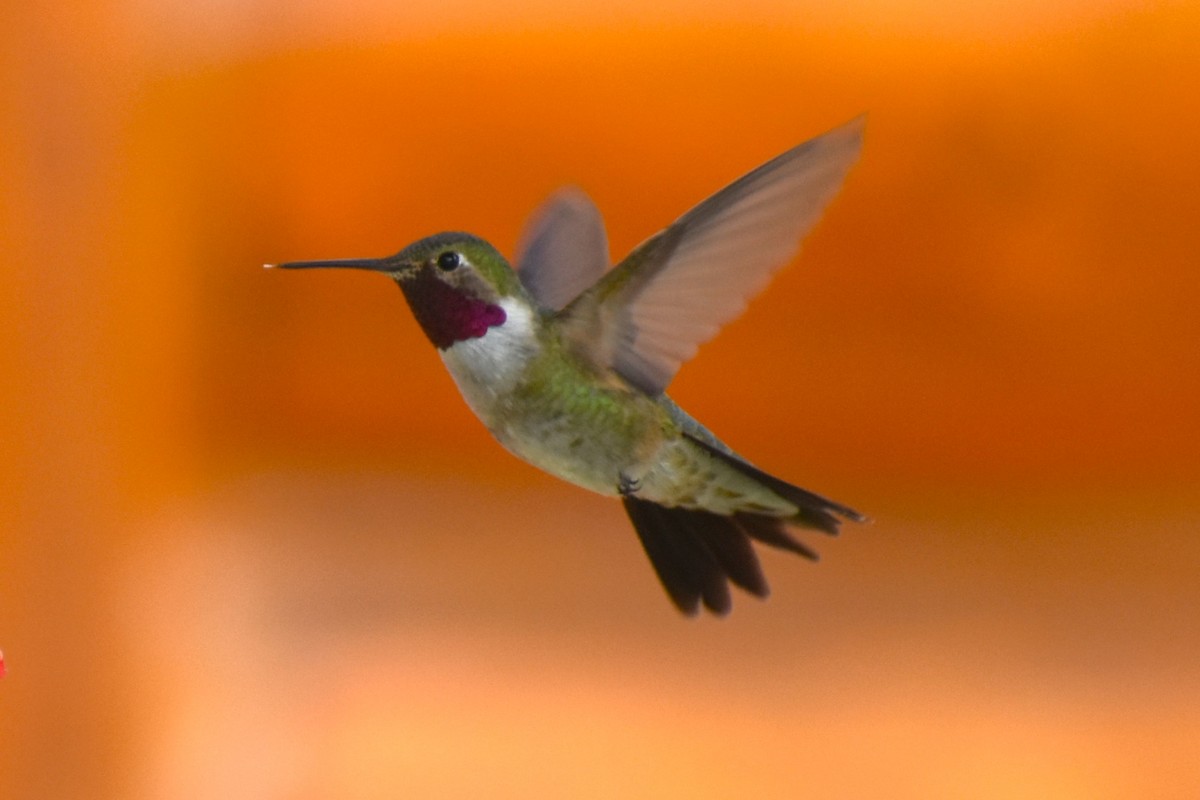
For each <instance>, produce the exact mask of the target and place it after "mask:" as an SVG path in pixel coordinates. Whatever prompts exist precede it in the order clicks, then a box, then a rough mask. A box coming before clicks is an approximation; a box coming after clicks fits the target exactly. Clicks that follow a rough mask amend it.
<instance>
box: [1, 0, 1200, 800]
mask: <svg viewBox="0 0 1200 800" xmlns="http://www.w3.org/2000/svg"><path fill="white" fill-rule="evenodd" d="M68 5H71V4H68ZM76 5H78V4H76ZM639 5H640V4H637V5H635V4H633V3H616V4H613V3H599V2H596V3H586V4H576V5H573V6H569V7H562V6H561V5H560V4H557V3H549V2H537V1H536V0H528V2H520V3H517V4H514V5H510V6H505V7H503V8H498V7H495V6H493V5H492V4H487V3H482V2H479V0H458V1H457V2H452V3H449V4H434V3H421V2H418V3H415V4H414V3H395V4H392V3H382V2H372V0H360V2H349V3H341V4H337V5H336V9H335V8H333V7H330V8H322V7H320V5H319V4H315V3H302V4H298V5H295V6H290V7H289V8H288V9H287V10H284V9H283V8H276V7H275V6H273V5H271V4H266V3H254V2H240V3H239V2H222V3H216V4H198V5H192V4H184V3H174V2H166V3H149V2H141V1H139V0H125V2H110V3H108V4H95V5H91V6H88V7H86V9H85V7H83V6H82V5H80V6H79V7H78V8H71V7H54V6H51V7H44V6H36V5H25V6H22V5H20V4H13V5H12V6H11V7H8V8H6V9H5V11H4V12H3V15H2V16H3V18H4V22H5V24H4V31H5V33H4V39H5V45H6V46H5V47H3V48H2V49H0V60H2V62H0V63H2V70H3V73H2V74H3V76H4V81H3V85H2V87H0V104H2V106H0V107H2V108H3V114H4V120H5V124H4V125H3V126H0V174H2V175H3V181H2V183H0V232H2V234H3V245H4V253H5V264H6V266H5V269H4V273H3V274H4V275H5V277H6V279H7V282H6V286H5V289H4V291H3V292H0V324H2V325H3V331H4V340H3V346H0V380H2V386H3V393H2V395H0V402H2V410H3V414H2V415H0V426H2V427H0V435H2V441H3V442H4V446H3V447H4V457H3V459H0V525H2V526H3V534H2V538H0V570H2V574H0V649H2V650H3V652H4V656H5V660H6V663H7V665H8V673H9V674H8V675H7V677H5V678H4V679H3V680H0V743H2V745H0V796H3V797H5V798H38V799H39V800H40V799H42V798H75V797H88V798H209V797H213V798H216V797H221V798H230V797H234V798H240V797H245V798H306V799H307V798H313V799H314V800H315V799H316V798H332V797H336V798H376V797H589V796H594V797H601V796H603V797H633V796H642V797H689V798H694V797H731V796H764V797H797V796H822V797H824V796H829V797H879V796H887V797H914V798H915V797H922V798H929V797H946V798H952V797H953V798H958V797H1034V796H1036V797H1065V798H1076V797H1077V798H1105V797H1114V798H1116V797H1149V796H1154V797H1192V796H1200V585H1198V583H1197V580H1196V574H1197V568H1198V567H1200V542H1198V541H1197V537H1196V532H1197V531H1196V529H1197V523H1198V522H1200V486H1198V485H1197V475H1198V467H1200V422H1198V421H1197V420H1198V417H1200V415H1198V414H1197V411H1198V409H1200V369H1198V368H1197V367H1198V366H1200V364H1198V362H1200V358H1198V356H1197V345H1198V343H1200V314H1197V313H1196V305H1197V300H1198V299H1200V269H1198V267H1200V154H1198V153H1200V150H1198V149H1197V146H1196V131H1197V129H1198V126H1200V47H1197V42H1198V41H1200V7H1197V6H1196V4H1194V3H1184V2H1179V3H1145V2H1134V0H1107V1H1103V0H1093V1H1092V2H1087V1H1086V0H1074V2H1067V3H1059V4H1056V5H1054V6H1053V7H1051V8H1044V7H1042V4H1037V3H1031V2H1027V3H1017V4H1011V3H1005V4H1001V3H998V2H993V3H986V4H969V5H960V4H954V3H948V2H939V1H938V0H916V1H915V2H896V3H884V4H879V3H867V2H862V1H861V0H860V1H859V2H853V3H850V4H843V5H840V6H838V7H837V8H836V9H830V8H827V7H825V6H823V5H821V4H811V5H808V4H804V3H792V2H770V1H769V0H747V2H743V3H739V4H737V8H736V10H735V9H732V8H727V7H723V6H718V5H709V6H701V5H696V4H692V3H687V2H684V1H683V0H677V1H676V2H670V3H667V4H665V5H660V6H659V7H658V10H656V11H653V12H651V14H652V15H651V16H649V17H647V16H645V15H644V12H643V11H642V10H641V9H640V8H639V7H638V6H639ZM862 111H867V112H868V113H869V115H870V116H869V122H868V138H867V145H866V150H865V155H864V158H863V160H862V162H861V163H860V164H859V166H858V167H857V168H856V169H855V171H854V172H853V173H852V174H851V176H850V179H849V181H848V182H847V185H846V186H845V188H844V190H843V192H842V194H841V196H840V197H839V198H838V199H837V200H836V201H835V203H834V204H833V206H832V207H831V209H830V211H829V213H828V214H827V215H826V219H825V220H824V221H823V223H822V224H821V225H820V226H819V228H818V229H817V231H816V233H815V234H814V235H813V236H812V237H811V238H810V239H809V241H808V242H807V243H806V246H805V248H804V253H803V255H802V257H801V258H800V259H799V261H798V263H797V264H795V265H793V266H792V267H790V268H789V269H788V270H786V271H785V272H784V273H782V274H781V275H780V277H778V278H777V279H776V280H775V282H774V283H773V284H772V286H771V287H770V289H769V290H768V291H767V292H766V293H765V294H764V295H763V296H762V297H761V298H759V299H758V300H757V301H756V302H755V303H754V304H753V305H752V306H751V308H750V310H749V312H748V313H747V314H746V315H745V316H744V318H743V319H741V320H739V321H737V322H735V323H734V324H732V325H730V326H729V327H728V328H727V329H726V330H725V331H724V332H723V333H722V335H721V337H720V338H718V339H717V340H716V341H714V342H713V343H712V344H710V345H708V346H706V347H705V348H703V349H702V351H701V354H700V357H699V358H697V359H696V361H695V362H694V363H692V364H690V365H688V366H687V367H686V368H685V369H684V371H683V372H682V373H681V375H680V377H679V379H678V380H677V381H676V382H675V384H674V385H673V386H672V394H673V395H674V397H675V398H676V399H677V400H679V401H680V402H681V404H683V405H684V406H686V407H687V408H689V410H691V411H692V412H693V413H694V414H696V416H698V417H699V418H701V419H702V420H704V421H705V422H706V423H707V424H709V425H710V427H712V428H713V430H715V431H716V432H717V433H718V434H719V435H721V436H723V437H724V438H725V439H726V440H727V441H729V442H730V444H732V445H733V446H734V447H735V448H737V449H738V450H740V451H741V452H742V453H744V454H745V455H747V456H748V457H749V458H751V459H753V460H755V461H756V462H758V463H760V464H761V465H762V466H764V467H766V468H769V469H770V470H772V471H774V472H777V473H779V474H781V475H782V476H784V477H786V478H788V479H790V480H794V481H796V482H798V483H800V484H801V485H804V486H807V487H810V488H812V489H814V490H816V491H820V492H822V493H827V494H829V495H830V496H831V497H834V498H836V499H838V500H841V501H844V502H846V503H848V504H850V505H852V506H855V507H857V508H861V509H863V510H864V511H867V512H869V513H871V514H872V515H873V516H874V518H875V523H874V525H872V526H871V527H866V528H861V527H851V528H850V529H848V530H847V532H846V534H845V535H844V536H843V537H842V538H841V539H840V540H838V541H822V542H820V543H819V544H820V549H821V551H822V553H823V554H824V556H825V558H824V561H823V562H822V563H821V564H820V566H818V567H812V566H811V565H808V564H804V563H801V562H799V561H798V560H796V559H793V558H788V557H786V556H784V555H780V554H777V553H767V554H765V555H764V561H765V565H766V568H767V571H768V574H769V576H770V578H771V579H772V586H773V588H774V590H775V596H774V597H773V598H772V599H771V600H770V601H769V602H768V603H765V604H760V603H758V602H756V601H754V600H752V599H750V598H747V597H740V598H738V599H737V601H735V603H736V607H735V610H734V613H733V615H732V616H731V617H730V618H729V619H726V620H722V621H714V620H711V619H701V620H697V621H686V620H683V619H681V618H679V617H678V616H677V615H676V614H675V612H674V611H673V609H672V608H671V607H670V605H669V604H668V602H667V600H666V598H665V595H664V594H663V593H662V591H661V589H660V588H659V586H658V585H657V582H656V580H655V579H654V576H653V573H652V572H651V569H650V567H649V564H648V563H647V561H646V559H645V557H644V555H643V554H642V552H641V550H640V547H639V545H638V543H637V540H636V537H635V536H634V534H633V531H632V529H631V528H630V527H629V525H628V524H627V522H626V520H625V519H624V517H623V514H622V512H621V510H620V507H619V506H618V505H617V504H615V503H612V502H611V501H606V500H604V499H602V498H598V497H594V496H591V495H588V494H586V493H584V492H582V491H581V490H577V489H574V488H572V487H570V486H566V485H564V484H560V483H558V482H556V481H554V480H553V479H551V478H549V477H546V476H544V475H541V474H540V473H538V472H536V471H535V470H533V469H532V468H530V467H527V466H525V465H524V464H521V463H519V462H517V461H516V460H514V459H513V458H511V457H510V456H508V455H507V454H506V453H504V452H503V451H502V450H501V449H500V448H499V446H497V445H496V444H494V443H493V442H492V441H491V440H490V438H489V437H488V435H487V433H486V432H485V431H484V430H483V429H482V426H480V425H479V424H478V423H477V422H476V421H475V420H474V419H473V418H472V417H471V415H470V412H469V411H468V410H467V408H466V406H465V405H464V404H463V403H462V402H461V400H460V399H459V398H458V396H457V393H456V391H455V389H454V387H453V385H452V383H451V381H450V380H449V378H448V377H447V376H446V375H445V373H444V370H443V368H442V366H441V364H440V363H439V359H438V358H437V357H436V355H435V354H434V352H433V351H432V348H430V347H429V346H428V344H427V343H426V341H425V339H424V337H423V336H422V335H421V333H420V331H419V330H418V329H417V327H416V325H415V323H414V322H413V320H412V319H411V317H410V315H409V313H408V311H407V310H406V309H405V308H404V306H403V303H402V300H401V297H400V295H399V293H398V292H397V291H396V290H395V289H394V287H392V286H390V285H389V284H388V283H387V281H385V280H384V279H382V278H380V277H378V276H371V275H365V274H347V273H328V274H321V273H300V274H278V273H269V272H263V271H262V270H261V269H260V265H261V264H262V263H264V262H274V261H281V260H290V259H300V258H324V257H337V256H374V255H383V254H387V253H391V252H394V251H395V250H397V249H399V248H400V247H401V246H403V245H405V244H407V243H408V242H410V241H412V240H414V239H416V238H418V237H420V236H424V235H426V234H429V233H433V232H436V231H438V230H445V229H461V230H469V231H472V232H474V233H477V234H479V235H482V236H484V237H485V238H488V239H490V240H491V241H492V242H494V243H495V244H496V245H497V246H499V247H500V249H501V250H502V251H504V252H507V253H511V252H512V249H513V246H514V243H515V242H516V240H517V237H518V235H519V231H520V226H521V223H522V221H523V219H524V218H525V216H526V214H528V213H529V211H530V210H532V209H533V208H534V207H535V205H536V204H537V203H538V202H539V201H540V200H541V199H542V198H543V197H544V196H545V195H546V194H547V193H549V192H550V191H551V190H553V189H554V188H556V187H558V186H560V185H562V184H565V183H573V184H576V185H579V186H581V187H583V188H584V189H585V190H586V191H587V192H589V193H590V194H591V195H592V197H593V198H594V199H595V200H596V201H597V203H598V204H599V206H600V207H601V209H602V210H603V211H604V212H605V215H606V219H607V222H608V225H609V234H610V240H611V243H612V251H613V254H614V256H615V257H618V258H619V257H620V256H621V255H623V254H624V253H625V252H627V251H628V250H629V248H630V247H632V246H633V245H634V244H636V243H637V242H639V241H640V240H641V239H643V238H644V237H646V236H648V235H649V234H651V233H653V232H654V231H655V230H657V229H658V228H660V227H662V226H663V225H665V224H666V223H668V222H670V221H671V220H672V219H673V218H674V217H675V216H677V215H678V214H680V213H681V212H683V211H684V210H686V209H687V208H689V207H690V206H691V205H692V204H694V203H695V202H697V201H699V200H700V199H702V198H704V197H705V196H707V195H708V194H710V193H711V192H713V191H715V190H716V189H718V188H720V187H721V186H723V185H724V184H725V183H726V182H728V181H730V180H732V179H733V178H735V177H737V176H738V175H740V174H741V173H743V172H745V171H746V170H748V169H750V168H752V167H754V166H756V165H758V164H759V163H761V162H763V161H765V160H766V159H768V158H770V157H771V156H773V155H775V154H777V153H778V152H781V151H782V150H784V149H786V148H788V147H790V146H792V145H794V144H796V143H798V142H799V141H801V140H803V139H806V138H808V137H810V136H812V135H815V134H817V133H820V132H822V131H824V130H826V129H828V128H830V127H832V126H834V125H836V124H839V123H841V122H843V121H845V120H847V119H849V118H851V117H853V116H855V115H857V114H858V113H860V112H862Z"/></svg>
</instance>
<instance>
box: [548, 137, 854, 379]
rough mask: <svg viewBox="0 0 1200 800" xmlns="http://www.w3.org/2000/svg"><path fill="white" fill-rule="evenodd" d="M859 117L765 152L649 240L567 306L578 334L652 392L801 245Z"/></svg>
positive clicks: (844, 167)
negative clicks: (779, 151) (768, 156)
mask: <svg viewBox="0 0 1200 800" xmlns="http://www.w3.org/2000/svg"><path fill="white" fill-rule="evenodd" d="M863 124H864V119H863V118H862V117H859V118H858V119H855V120H853V121H851V122H849V123H847V124H846V125H843V126H841V127H840V128H835V129H834V130H832V131H830V132H828V133H826V134H824V135H822V136H818V137H817V138H815V139H811V140H809V141H807V142H805V143H804V144H802V145H799V146H798V147H795V148H793V149H791V150H789V151H787V152H786V153H784V154H783V155H781V156H779V157H777V158H775V159H773V160H771V161H768V162H767V163H766V164H763V165H762V166H761V167H759V168H758V169H756V170H754V171H753V172H750V173H749V174H747V175H744V176H743V177H741V178H739V179H738V180H737V181H735V182H734V183H732V184H730V185H729V186H727V187H725V188H724V189H722V190H721V191H719V192H717V193H716V194H715V195H713V196H712V197H710V198H708V199H707V200H705V201H704V202H702V203H701V204H700V205H698V206H696V207H695V208H693V209H692V210H691V211H689V212H688V213H686V214H684V215H683V216H682V217H680V218H679V219H678V220H676V221H675V222H674V223H673V224H672V225H671V226H670V227H668V228H666V229H665V230H663V231H661V232H660V233H658V234H656V235H655V236H653V237H652V238H650V239H649V240H647V241H646V242H644V243H643V244H642V245H641V246H640V247H638V248H637V249H636V250H635V251H634V252H633V253H631V254H630V255H629V257H628V258H626V259H625V260H624V261H623V262H622V263H621V264H620V266H618V267H617V268H616V269H614V270H613V271H612V272H610V273H609V274H608V275H606V276H605V277H604V279H603V280H602V281H601V282H600V283H599V284H597V286H596V287H595V289H593V290H592V291H589V292H588V293H587V294H585V295H584V296H583V297H580V298H579V300H578V302H576V303H574V304H572V305H571V307H569V308H567V309H566V311H565V312H564V315H565V317H566V320H565V321H566V330H568V331H569V334H570V336H571V337H572V340H573V341H574V342H576V343H577V345H579V346H581V348H582V349H583V350H584V351H585V352H586V353H587V354H588V355H589V356H591V358H592V359H593V360H594V361H596V362H598V363H600V364H602V365H604V366H608V367H611V368H613V369H615V370H616V371H617V372H618V373H620V374H621V375H622V376H623V377H624V378H625V379H626V380H628V381H629V382H631V383H632V384H634V385H635V386H637V387H639V388H640V389H642V390H643V391H645V392H647V393H648V394H658V393H659V392H661V391H662V390H663V389H665V388H666V386H667V384H668V383H670V382H671V378H673V377H674V375H675V373H676V371H678V369H679V367H680V366H682V365H683V363H684V362H685V361H687V360H688V359H690V358H691V357H692V356H693V355H695V353H696V350H697V349H698V348H699V346H700V345H701V344H703V343H704V342H707V341H708V340H709V339H711V338H713V336H715V335H716V334H717V331H718V330H720V328H721V326H722V325H723V324H725V323H726V322H728V321H729V320H731V319H734V318H735V317H737V316H738V315H739V314H741V313H742V311H743V310H744V309H745V307H746V303H747V302H748V301H749V300H750V298H751V297H753V296H754V295H755V294H757V293H758V292H759V291H761V290H762V289H763V288H764V287H765V286H766V284H767V282H768V281H769V280H770V278H771V276H772V275H773V274H774V273H775V272H776V271H777V270H778V269H779V268H780V267H782V266H783V265H784V264H786V263H787V262H788V261H789V260H790V259H791V258H792V257H793V256H794V255H795V254H796V251H797V250H798V249H799V247H800V240H801V239H802V238H803V237H804V235H805V234H807V233H808V231H809V230H811V229H812V227H813V226H814V225H815V224H816V222H817V219H818V218H819V217H820V215H821V212H822V211H823V210H824V209H825V206H826V205H827V204H828V203H829V201H830V200H831V199H832V198H833V196H834V194H835V193H836V192H837V190H838V187H839V186H841V183H842V180H843V179H844V178H845V176H846V173H847V172H849V170H850V167H851V165H853V164H854V162H855V161H856V160H857V159H858V154H859V150H860V149H861V147H862V135H863Z"/></svg>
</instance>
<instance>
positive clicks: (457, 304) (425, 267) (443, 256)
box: [278, 233, 529, 350]
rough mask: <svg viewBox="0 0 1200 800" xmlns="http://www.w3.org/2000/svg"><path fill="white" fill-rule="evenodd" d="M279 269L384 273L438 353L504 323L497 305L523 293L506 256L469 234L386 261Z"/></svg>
mask: <svg viewBox="0 0 1200 800" xmlns="http://www.w3.org/2000/svg"><path fill="white" fill-rule="evenodd" d="M278 266H279V267H280V268H282V269H310V268H318V267H336V268H346V269H365V270H370V271H372V272H383V273H386V274H387V275H388V276H389V277H390V278H392V280H394V281H396V283H397V284H398V285H399V286H400V290H401V291H402V292H404V297H405V299H406V300H407V301H408V305H409V308H411V309H412V312H413V316H415V317H416V318H417V322H418V323H420V325H421V328H422V329H423V330H424V331H425V335H426V336H427V337H429V341H431V342H433V344H434V346H435V347H437V348H438V349H440V350H445V349H446V348H448V347H450V346H451V345H453V344H454V343H455V342H461V341H464V340H467V339H478V338H479V337H481V336H484V335H485V334H487V332H488V330H490V329H491V328H494V327H497V326H499V325H503V324H504V323H505V321H506V320H507V318H508V315H507V313H506V312H505V310H504V307H503V305H502V303H501V301H502V300H503V299H504V298H514V297H520V299H522V300H524V301H525V302H526V303H528V302H529V300H528V298H526V297H523V295H524V289H522V287H521V282H520V280H519V279H518V278H517V274H516V273H515V272H513V269H512V267H510V266H509V265H508V262H507V261H505V260H504V256H502V255H500V252H499V251H498V250H496V248H494V247H492V246H491V245H490V244H488V243H487V242H485V241H484V240H483V239H480V238H479V237H477V236H472V235H471V234H469V233H439V234H437V235H435V236H430V237H428V238H425V239H421V240H420V241H417V242H414V243H412V244H410V245H409V246H408V247H406V248H404V249H403V250H401V251H400V252H399V253H396V254H395V255H391V256H386V257H384V258H365V259H342V260H335V261H293V262H290V263H286V264H279V265H278Z"/></svg>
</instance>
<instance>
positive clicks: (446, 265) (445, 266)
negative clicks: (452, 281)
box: [437, 250, 462, 272]
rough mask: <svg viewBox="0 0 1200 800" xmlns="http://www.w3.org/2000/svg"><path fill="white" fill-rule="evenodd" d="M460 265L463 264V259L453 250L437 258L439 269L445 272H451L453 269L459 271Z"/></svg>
mask: <svg viewBox="0 0 1200 800" xmlns="http://www.w3.org/2000/svg"><path fill="white" fill-rule="evenodd" d="M460 263H462V259H461V258H459V255H458V253H456V252H454V251H453V250H447V251H446V252H444V253H442V254H441V255H440V256H438V257H437V265H438V269H440V270H442V271H443V272H450V271H451V270H453V269H457V268H458V265H459V264H460Z"/></svg>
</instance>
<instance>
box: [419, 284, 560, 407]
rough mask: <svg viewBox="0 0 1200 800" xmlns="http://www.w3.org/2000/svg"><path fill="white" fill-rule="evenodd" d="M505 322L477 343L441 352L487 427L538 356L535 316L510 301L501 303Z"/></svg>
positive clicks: (505, 299)
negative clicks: (500, 400) (502, 399)
mask: <svg viewBox="0 0 1200 800" xmlns="http://www.w3.org/2000/svg"><path fill="white" fill-rule="evenodd" d="M500 307H501V308H503V309H504V314H505V317H506V319H505V320H504V323H503V324H501V325H497V326H495V327H493V328H489V329H488V332H487V333H485V334H484V335H483V336H481V337H479V338H478V339H466V340H464V341H461V342H455V343H454V344H452V345H450V347H448V348H446V349H445V350H442V351H440V352H441V356H442V361H443V362H444V363H445V364H446V369H448V370H449V371H450V375H451V376H452V377H453V378H454V382H455V383H457V384H458V389H459V391H461V392H462V395H463V398H464V399H466V401H467V405H469V406H470V407H471V410H472V411H474V412H475V415H476V416H477V417H479V418H480V419H482V420H483V421H484V423H485V424H487V423H488V422H489V419H490V418H491V416H492V410H493V408H494V406H495V404H496V401H497V399H498V398H500V397H502V396H503V395H504V394H506V393H507V392H509V391H511V390H512V389H513V387H514V385H515V384H516V382H517V381H518V380H519V379H520V377H521V375H522V373H523V372H524V371H525V366H526V365H527V364H528V363H529V360H530V359H531V358H533V356H534V355H535V354H536V353H537V334H536V333H535V331H534V324H535V320H534V317H533V315H534V314H535V313H536V312H534V311H533V310H532V309H531V308H530V307H529V306H527V305H525V304H524V303H522V302H520V301H519V300H516V299H514V298H511V297H505V298H502V299H501V300H500Z"/></svg>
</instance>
